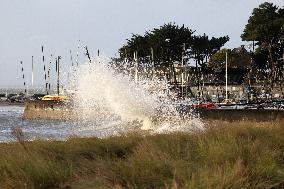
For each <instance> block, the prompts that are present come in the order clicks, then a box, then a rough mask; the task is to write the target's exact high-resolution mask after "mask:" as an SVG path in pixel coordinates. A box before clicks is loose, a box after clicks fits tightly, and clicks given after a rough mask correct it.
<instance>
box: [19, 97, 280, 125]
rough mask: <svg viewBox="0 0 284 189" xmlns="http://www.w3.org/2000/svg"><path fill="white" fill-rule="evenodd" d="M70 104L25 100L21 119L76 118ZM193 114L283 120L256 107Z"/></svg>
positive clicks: (206, 117)
mask: <svg viewBox="0 0 284 189" xmlns="http://www.w3.org/2000/svg"><path fill="white" fill-rule="evenodd" d="M76 112H78V111H74V110H73V109H72V108H70V104H68V103H64V102H58V101H40V100H39V101H27V102H25V110H24V113H23V119H48V120H78V119H79V118H80V116H79V115H78V114H77V113H76ZM194 114H196V115H198V116H200V118H201V119H203V120H209V121H210V120H218V121H253V122H283V123H284V111H283V110H257V109H196V110H194Z"/></svg>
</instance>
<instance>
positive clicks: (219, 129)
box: [0, 122, 284, 189]
mask: <svg viewBox="0 0 284 189" xmlns="http://www.w3.org/2000/svg"><path fill="white" fill-rule="evenodd" d="M283 181H284V125H282V124H280V123H263V124H257V123H246V122H242V123H223V122H220V123H218V122H215V123H209V124H208V128H207V129H206V130H205V131H204V132H198V133H171V134H159V135H146V136H145V135H144V134H143V135H139V134H137V133H133V134H127V135H126V136H119V137H118V136H117V137H110V138H106V139H99V138H70V139H68V140H67V141H65V142H63V141H33V142H27V141H26V142H24V143H23V141H20V142H16V143H9V144H4V143H3V144H0V188H29V189H30V188H35V189H38V188H167V189H176V188H220V189H221V188H272V186H274V187H275V188H277V186H278V184H279V183H282V182H283Z"/></svg>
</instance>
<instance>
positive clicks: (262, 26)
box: [241, 2, 284, 81]
mask: <svg viewBox="0 0 284 189" xmlns="http://www.w3.org/2000/svg"><path fill="white" fill-rule="evenodd" d="M241 37H242V39H243V40H245V41H253V42H256V44H257V45H258V48H257V54H260V53H261V52H262V53H264V55H265V54H266V58H265V59H266V60H267V63H268V64H267V65H266V69H269V70H270V75H269V76H270V79H271V80H273V81H274V80H275V79H276V74H277V71H279V70H277V69H278V68H280V67H283V65H280V64H282V63H283V61H281V60H280V59H281V58H283V50H284V8H283V9H282V8H279V7H277V6H276V5H273V3H268V2H266V3H263V4H261V5H260V6H259V7H258V8H255V9H254V10H253V13H252V16H251V17H250V18H249V20H248V24H247V25H246V26H245V29H244V32H243V34H242V36H241Z"/></svg>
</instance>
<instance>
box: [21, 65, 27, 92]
mask: <svg viewBox="0 0 284 189" xmlns="http://www.w3.org/2000/svg"><path fill="white" fill-rule="evenodd" d="M21 67H22V74H23V81H24V89H25V95H27V88H26V81H25V73H24V66H23V61H21Z"/></svg>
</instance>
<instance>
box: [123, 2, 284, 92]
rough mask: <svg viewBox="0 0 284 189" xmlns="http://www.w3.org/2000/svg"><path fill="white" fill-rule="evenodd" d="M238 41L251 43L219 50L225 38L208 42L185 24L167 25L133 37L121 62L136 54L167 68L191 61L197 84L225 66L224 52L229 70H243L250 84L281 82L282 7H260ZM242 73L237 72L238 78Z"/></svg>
mask: <svg viewBox="0 0 284 189" xmlns="http://www.w3.org/2000/svg"><path fill="white" fill-rule="evenodd" d="M241 38H242V40H243V41H247V42H250V43H252V44H250V45H249V46H251V47H252V48H244V46H243V47H242V48H243V49H244V51H237V50H238V49H239V47H236V48H234V49H221V48H222V47H223V46H224V44H226V42H228V41H229V37H228V36H223V37H212V38H211V39H210V38H209V37H208V36H207V35H206V34H204V35H195V31H193V30H191V29H189V28H187V27H185V26H184V25H183V26H181V27H180V26H178V25H176V24H174V23H168V24H164V25H163V26H161V27H160V28H154V29H153V30H151V31H148V32H146V33H145V35H137V34H133V35H132V37H131V38H130V39H128V40H127V44H125V45H124V46H123V47H121V48H120V49H119V52H120V55H121V58H123V59H125V58H126V59H130V60H133V58H134V53H135V52H136V53H137V55H138V57H139V61H140V62H143V61H148V62H149V61H150V60H151V61H152V62H154V64H155V65H163V66H166V67H170V66H172V63H173V62H175V61H178V62H182V61H184V62H187V61H188V60H189V59H191V61H188V62H192V60H193V61H195V63H196V65H195V67H196V69H195V71H194V72H195V73H193V74H195V75H196V77H195V80H198V81H197V84H198V85H199V82H200V81H199V80H200V76H201V75H206V74H208V73H209V74H211V75H214V74H215V73H214V68H222V67H224V62H225V51H226V52H228V59H229V67H231V68H238V69H242V70H245V71H246V75H244V77H245V78H247V79H248V80H249V81H250V82H249V83H251V82H257V83H256V84H265V85H269V86H271V87H273V84H277V83H278V84H281V81H283V79H284V78H283V77H284V76H283V73H284V57H283V56H284V8H281V7H278V6H276V5H274V4H273V3H268V2H265V3H262V4H261V5H259V7H257V8H255V9H254V10H253V12H252V15H251V16H250V17H249V19H248V23H247V24H246V25H245V27H244V31H243V34H242V35H241ZM247 50H249V51H250V52H248V51H247ZM182 57H183V58H182ZM122 62H123V61H122ZM198 67H199V68H198ZM208 70H209V72H208ZM242 73H243V72H242V71H240V73H239V75H241V74H242ZM244 81H246V80H244ZM246 84H247V83H246Z"/></svg>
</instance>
